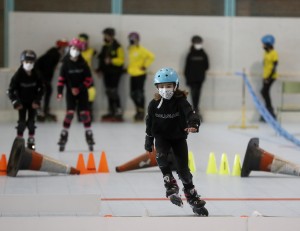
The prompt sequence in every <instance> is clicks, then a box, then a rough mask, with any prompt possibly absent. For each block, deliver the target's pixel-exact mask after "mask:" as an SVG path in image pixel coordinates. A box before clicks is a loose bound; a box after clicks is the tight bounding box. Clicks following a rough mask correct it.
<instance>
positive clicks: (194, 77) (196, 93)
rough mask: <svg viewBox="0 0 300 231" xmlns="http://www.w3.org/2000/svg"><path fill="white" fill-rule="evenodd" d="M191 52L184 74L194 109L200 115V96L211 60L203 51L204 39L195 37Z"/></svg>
mask: <svg viewBox="0 0 300 231" xmlns="http://www.w3.org/2000/svg"><path fill="white" fill-rule="evenodd" d="M191 43H192V44H191V47H190V51H189V53H188V55H187V57H186V61H185V67H184V74H185V77H186V83H187V85H188V86H189V88H190V92H191V96H192V105H193V109H194V110H195V111H196V112H197V113H199V115H200V108H199V104H200V96H201V90H202V85H203V82H204V81H205V77H206V71H207V70H208V68H209V59H208V56H207V54H206V52H205V50H204V49H203V39H202V38H201V37H200V36H199V35H194V36H193V37H192V40H191Z"/></svg>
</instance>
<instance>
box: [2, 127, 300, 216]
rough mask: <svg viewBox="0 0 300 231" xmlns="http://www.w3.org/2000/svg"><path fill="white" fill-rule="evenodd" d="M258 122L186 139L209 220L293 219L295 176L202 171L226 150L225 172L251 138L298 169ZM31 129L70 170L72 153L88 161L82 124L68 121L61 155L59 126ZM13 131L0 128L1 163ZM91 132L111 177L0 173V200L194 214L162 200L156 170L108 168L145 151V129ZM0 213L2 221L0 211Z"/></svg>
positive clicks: (295, 154) (297, 151)
mask: <svg viewBox="0 0 300 231" xmlns="http://www.w3.org/2000/svg"><path fill="white" fill-rule="evenodd" d="M257 125H259V128H258V129H228V124H214V123H203V125H202V126H201V127H200V131H199V133H198V134H191V135H189V138H188V144H189V151H192V152H193V154H194V159H195V164H196V170H197V171H196V172H195V173H194V184H195V185H196V188H197V190H198V192H199V194H200V195H201V196H202V197H203V198H204V199H205V200H206V201H207V205H206V207H207V209H208V210H209V213H210V215H211V216H235V217H236V216H243V215H246V216H251V215H252V214H253V212H254V211H257V212H258V213H260V214H262V215H265V216H284V217H297V216H300V180H299V177H295V176H288V175H276V174H272V173H265V172H252V173H251V174H250V177H248V178H240V177H234V176H222V175H207V174H206V167H207V163H208V157H209V154H210V152H214V154H215V157H216V161H217V165H218V166H219V164H220V160H221V154H222V153H226V154H227V157H228V161H229V165H230V168H231V169H232V166H233V161H234V156H235V154H240V156H241V162H243V158H244V154H245V150H246V147H247V144H248V141H249V140H250V138H252V137H258V138H259V140H260V147H261V148H263V149H265V150H267V151H268V152H270V153H273V154H275V155H276V156H279V157H281V158H284V159H286V160H288V161H290V162H293V163H295V164H300V148H299V147H296V146H295V145H294V144H292V143H290V142H289V141H286V140H284V139H283V138H282V137H279V136H277V135H276V133H275V132H274V131H273V130H272V129H271V128H270V127H269V126H268V125H267V124H263V123H259V124H257ZM37 126H38V128H37V132H36V150H37V151H38V152H40V153H42V154H44V155H48V156H51V157H53V158H55V159H57V160H59V161H61V162H64V163H67V164H70V165H72V166H75V167H76V163H77V158H78V155H79V153H83V154H84V156H85V161H86V162H87V157H88V154H89V151H88V147H87V145H86V142H85V137H84V128H83V126H82V125H81V124H78V123H77V122H74V124H73V125H72V127H71V129H70V135H69V141H68V143H67V146H66V150H65V152H59V151H58V146H57V141H58V138H59V133H60V130H61V123H44V124H43V123H39V124H37ZM14 127H15V124H14V123H11V124H7V123H5V124H4V123H3V124H0V130H1V139H0V153H5V154H6V155H7V160H8V156H9V153H10V149H11V145H12V142H13V139H14V137H15V129H14ZM283 127H284V128H285V129H286V130H287V131H289V132H290V133H291V134H293V135H295V136H296V137H297V138H298V139H300V126H299V124H283ZM93 131H94V137H95V141H96V145H95V148H94V152H93V153H94V156H95V163H96V165H98V163H99V160H100V154H101V152H102V151H105V153H106V157H107V162H108V166H109V169H110V173H106V174H105V173H98V174H90V175H79V176H69V175H68V176H65V175H55V174H48V173H42V172H33V171H20V172H19V174H18V176H17V177H15V178H12V177H6V176H0V197H1V195H2V196H3V195H11V194H14V195H35V194H38V195H49V194H51V195H52V194H53V195H57V194H59V195H73V194H97V195H99V199H100V198H101V209H100V215H101V216H105V215H107V214H109V215H112V216H145V215H147V216H193V212H192V210H191V208H190V207H189V206H188V205H187V203H186V201H184V207H183V208H180V207H176V206H175V205H173V204H171V203H170V202H169V201H168V200H166V198H165V189H164V186H163V180H162V175H161V173H160V171H159V169H158V168H157V167H152V168H147V169H140V170H135V171H130V172H123V173H117V172H116V171H115V167H116V166H118V165H121V164H123V163H125V162H127V161H129V160H131V159H133V158H135V157H137V156H139V155H141V154H143V153H144V149H143V147H144V135H145V132H144V131H145V125H144V124H142V123H141V124H136V123H132V122H124V123H118V124H110V123H100V122H97V123H94V124H93ZM25 137H26V136H25ZM176 177H177V175H176ZM177 178H178V177H177ZM179 183H180V186H182V185H181V182H179ZM0 215H2V216H7V214H5V212H2V214H0Z"/></svg>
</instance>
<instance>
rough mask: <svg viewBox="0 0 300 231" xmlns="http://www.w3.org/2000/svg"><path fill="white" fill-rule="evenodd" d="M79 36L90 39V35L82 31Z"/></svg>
mask: <svg viewBox="0 0 300 231" xmlns="http://www.w3.org/2000/svg"><path fill="white" fill-rule="evenodd" d="M78 37H79V38H83V39H84V40H85V41H87V40H89V36H88V35H87V34H86V33H81V34H79V36H78Z"/></svg>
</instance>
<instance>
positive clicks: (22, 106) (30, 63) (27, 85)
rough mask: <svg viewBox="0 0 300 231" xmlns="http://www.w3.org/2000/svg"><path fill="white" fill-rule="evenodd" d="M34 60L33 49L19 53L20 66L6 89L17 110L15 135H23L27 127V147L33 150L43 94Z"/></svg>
mask: <svg viewBox="0 0 300 231" xmlns="http://www.w3.org/2000/svg"><path fill="white" fill-rule="evenodd" d="M35 61H36V54H35V52H34V51H32V50H25V51H23V52H22V53H21V66H20V67H19V69H18V70H17V72H16V73H15V74H14V76H13V77H12V79H11V81H10V84H9V89H8V90H7V94H8V97H9V99H10V100H11V102H12V105H13V107H14V109H16V110H18V112H19V119H18V126H17V127H16V128H17V136H18V137H23V133H24V131H25V129H26V127H27V128H28V139H27V147H28V148H30V149H33V150H34V149H35V138H34V135H35V128H36V127H35V117H36V113H37V109H38V108H39V107H40V103H41V99H42V96H43V83H42V79H41V78H40V77H39V76H38V74H37V72H36V70H35V68H34V64H35ZM26 115H27V116H26ZM26 117H27V119H26Z"/></svg>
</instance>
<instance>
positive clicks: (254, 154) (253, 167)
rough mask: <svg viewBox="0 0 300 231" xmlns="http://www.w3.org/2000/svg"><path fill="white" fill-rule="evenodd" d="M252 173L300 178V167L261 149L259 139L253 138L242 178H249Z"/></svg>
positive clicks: (247, 152) (246, 156) (246, 155)
mask: <svg viewBox="0 0 300 231" xmlns="http://www.w3.org/2000/svg"><path fill="white" fill-rule="evenodd" d="M251 171H264V172H271V173H280V174H286V175H292V176H300V166H299V165H297V164H294V163H291V162H289V161H287V160H284V159H282V158H280V157H278V156H275V155H273V154H272V153H270V152H268V151H266V150H264V149H262V148H261V147H259V139H258V138H251V139H250V141H249V143H248V146H247V150H246V154H245V157H244V162H243V166H242V170H241V177H248V176H249V174H250V173H251Z"/></svg>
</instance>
